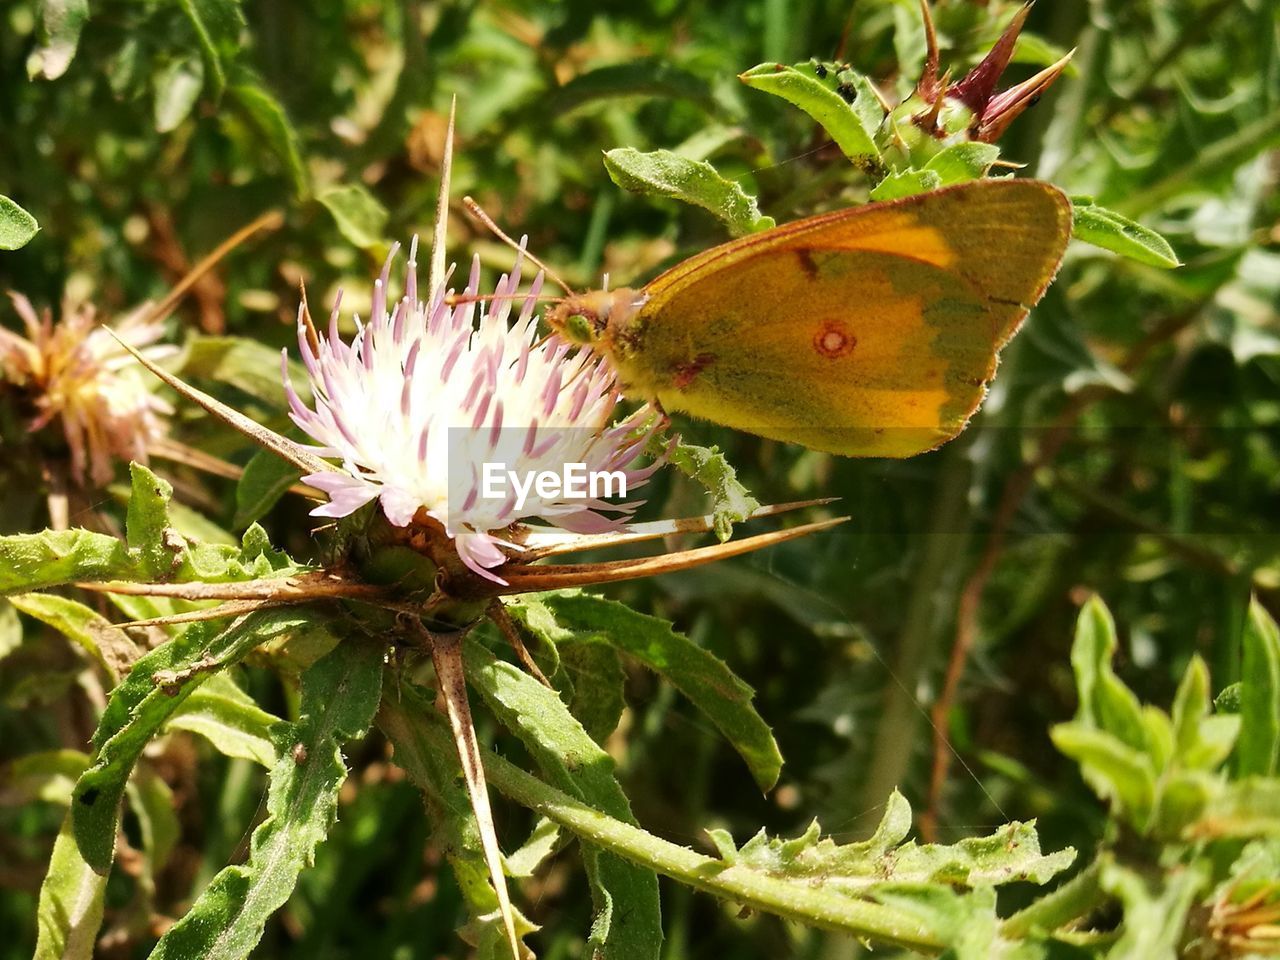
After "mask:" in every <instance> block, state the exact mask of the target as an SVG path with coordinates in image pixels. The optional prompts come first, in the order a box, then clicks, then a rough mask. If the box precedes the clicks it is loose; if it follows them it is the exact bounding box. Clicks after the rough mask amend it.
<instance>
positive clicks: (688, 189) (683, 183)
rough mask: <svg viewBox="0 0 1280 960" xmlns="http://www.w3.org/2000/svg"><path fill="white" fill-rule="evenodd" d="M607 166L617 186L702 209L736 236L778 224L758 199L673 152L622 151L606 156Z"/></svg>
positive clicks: (702, 163)
mask: <svg viewBox="0 0 1280 960" xmlns="http://www.w3.org/2000/svg"><path fill="white" fill-rule="evenodd" d="M604 165H605V169H606V170H608V171H609V176H610V177H611V178H612V179H613V182H614V183H616V184H617V185H618V186H620V187H622V188H623V189H624V190H630V191H631V192H632V193H638V194H640V195H641V196H646V197H666V198H668V199H671V200H680V201H682V202H684V203H691V204H693V205H694V206H697V207H702V208H703V209H704V210H708V211H710V212H711V213H712V214H714V215H715V217H716V218H717V219H718V220H720V221H721V222H722V223H723V224H724V225H725V226H726V227H727V228H728V230H729V233H730V234H731V235H732V236H735V237H741V236H745V235H746V234H748V233H754V232H755V231H757V230H765V229H768V228H769V227H772V226H773V224H774V221H773V218H772V217H766V216H764V215H762V214H761V213H760V210H759V208H758V207H757V206H756V200H755V197H752V196H748V195H747V193H746V192H745V191H744V190H743V189H742V187H741V185H739V184H737V183H734V182H733V181H732V180H726V179H725V178H724V177H722V176H720V174H719V173H717V172H716V170H715V168H714V167H712V166H711V164H709V163H706V162H705V161H702V160H689V159H686V158H685V157H682V156H680V155H679V154H677V153H672V152H671V151H670V150H655V151H653V152H652V153H641V152H640V151H639V150H635V149H633V148H631V147H620V148H618V149H617V150H608V151H606V152H605V155H604Z"/></svg>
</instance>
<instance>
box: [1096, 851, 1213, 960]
mask: <svg viewBox="0 0 1280 960" xmlns="http://www.w3.org/2000/svg"><path fill="white" fill-rule="evenodd" d="M1153 879H1154V881H1155V882H1154V883H1153ZM1207 879H1208V878H1207V876H1206V875H1205V865H1204V864H1203V863H1200V862H1196V863H1193V864H1190V865H1187V866H1184V867H1183V868H1182V869H1180V870H1174V871H1169V872H1167V873H1155V874H1154V877H1149V876H1146V875H1144V874H1143V873H1139V872H1138V871H1137V870H1131V869H1129V868H1128V867H1123V866H1120V865H1119V864H1117V863H1107V864H1105V865H1104V866H1103V870H1102V876H1101V882H1102V888H1103V889H1104V890H1106V891H1107V892H1109V893H1111V894H1112V895H1113V896H1115V897H1116V898H1117V899H1119V900H1120V902H1121V903H1123V904H1124V922H1123V924H1122V925H1121V928H1120V938H1119V940H1117V941H1116V943H1115V944H1114V945H1113V946H1112V947H1111V949H1110V950H1108V951H1107V960H1178V957H1179V956H1180V953H1179V945H1180V944H1181V943H1182V941H1183V937H1184V934H1183V929H1184V927H1185V926H1186V922H1187V914H1188V913H1189V912H1190V910H1191V906H1192V904H1193V903H1194V902H1195V900H1196V895H1197V894H1198V893H1200V891H1201V890H1202V889H1203V888H1204V886H1205V884H1206V882H1207Z"/></svg>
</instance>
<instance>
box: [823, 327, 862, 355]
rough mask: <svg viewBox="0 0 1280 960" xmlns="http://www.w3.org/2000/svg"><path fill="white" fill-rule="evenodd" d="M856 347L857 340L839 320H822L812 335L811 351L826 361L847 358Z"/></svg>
mask: <svg viewBox="0 0 1280 960" xmlns="http://www.w3.org/2000/svg"><path fill="white" fill-rule="evenodd" d="M857 345H858V338H857V337H855V336H854V335H853V334H852V333H851V332H850V330H849V328H848V327H847V326H845V324H844V323H843V322H842V321H840V320H824V321H823V322H822V323H821V324H820V325H819V327H818V332H817V333H815V334H814V335H813V349H814V350H816V351H817V353H818V356H820V357H826V358H827V359H828V360H836V359H838V358H840V357H843V356H847V355H848V354H850V353H852V352H853V348H854V347H856V346H857Z"/></svg>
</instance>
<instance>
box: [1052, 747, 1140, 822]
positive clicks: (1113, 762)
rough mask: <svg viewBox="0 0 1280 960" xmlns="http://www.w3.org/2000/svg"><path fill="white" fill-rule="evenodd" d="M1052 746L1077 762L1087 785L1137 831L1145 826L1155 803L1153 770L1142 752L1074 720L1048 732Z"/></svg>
mask: <svg viewBox="0 0 1280 960" xmlns="http://www.w3.org/2000/svg"><path fill="white" fill-rule="evenodd" d="M1049 735H1050V738H1051V739H1052V740H1053V743H1054V746H1056V747H1057V748H1058V749H1059V750H1061V751H1062V752H1063V753H1065V754H1066V755H1067V756H1069V757H1071V759H1073V760H1075V761H1076V762H1077V763H1079V764H1080V772H1081V774H1082V775H1083V776H1084V779H1085V780H1086V781H1087V782H1088V784H1089V786H1091V787H1093V789H1094V791H1095V792H1096V793H1097V794H1098V795H1099V796H1100V797H1102V798H1103V799H1104V800H1110V801H1112V802H1113V803H1115V805H1116V806H1117V808H1118V809H1117V813H1119V814H1121V815H1123V816H1125V817H1126V818H1127V819H1128V820H1129V821H1130V822H1131V823H1132V824H1133V826H1134V827H1135V828H1136V829H1137V830H1138V831H1139V832H1144V831H1145V830H1146V829H1147V825H1148V822H1149V820H1150V817H1151V808H1152V805H1153V803H1154V802H1155V788H1156V783H1155V780H1156V778H1155V772H1154V771H1153V770H1152V769H1151V761H1150V759H1149V758H1148V757H1147V755H1146V754H1145V753H1143V752H1142V751H1140V750H1136V749H1134V748H1133V747H1130V746H1129V745H1127V744H1125V743H1124V742H1123V741H1121V740H1120V739H1119V738H1118V737H1115V736H1113V735H1112V734H1110V733H1107V732H1106V731H1104V730H1099V729H1097V728H1096V727H1091V726H1089V725H1088V724H1085V723H1082V722H1079V721H1076V722H1073V723H1060V724H1058V725H1057V726H1055V727H1053V729H1051V730H1050V731H1049Z"/></svg>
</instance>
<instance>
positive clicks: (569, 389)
mask: <svg viewBox="0 0 1280 960" xmlns="http://www.w3.org/2000/svg"><path fill="white" fill-rule="evenodd" d="M398 246H399V245H398V244H397V246H396V247H395V248H393V249H392V251H391V255H390V256H388V258H387V263H386V265H385V266H384V267H383V270H382V275H381V277H380V278H379V279H378V280H377V281H376V282H375V284H374V292H373V298H372V299H373V302H372V311H371V313H372V316H371V317H370V319H369V321H368V323H364V324H362V323H361V322H360V320H359V318H358V317H357V318H356V320H355V322H356V333H355V335H354V337H352V339H351V342H350V343H349V344H348V343H344V342H343V340H342V337H341V336H340V335H339V332H338V318H339V315H340V314H339V308H340V306H341V297H340V296H339V302H338V303H335V304H334V307H333V312H332V314H331V315H330V318H329V328H328V332H327V334H316V333H315V331H314V330H313V328H311V326H310V324H309V318H307V317H306V315H305V311H304V310H302V309H300V310H299V313H298V345H299V348H300V350H301V352H302V359H303V363H304V364H305V366H306V369H307V374H308V378H309V379H310V381H311V388H312V392H313V396H314V401H313V407H314V409H313V408H312V407H308V406H307V405H306V404H304V403H303V402H302V400H301V399H300V398H299V396H298V394H297V392H296V391H295V390H294V389H293V386H292V384H291V383H290V382H289V377H288V373H287V370H286V372H285V375H284V380H285V391H286V393H287V395H288V398H289V406H290V410H291V416H292V418H293V421H294V422H295V423H296V424H297V425H298V426H299V427H300V428H301V429H302V430H304V431H305V432H306V433H307V434H308V435H309V436H310V437H312V438H313V439H314V440H315V441H316V442H317V443H318V444H319V446H318V447H316V448H313V449H315V452H317V453H318V454H319V455H320V456H324V457H334V458H339V459H340V460H341V461H342V468H343V469H342V472H325V473H314V474H311V475H309V476H307V477H305V478H304V480H305V481H306V482H307V483H309V484H311V485H312V486H315V487H317V488H319V489H320V490H322V491H324V493H325V494H327V495H328V497H329V502H328V503H325V504H322V505H321V506H319V507H317V508H316V509H315V510H313V511H312V513H313V515H316V516H325V517H344V516H347V515H348V514H350V513H353V512H354V511H355V510H357V509H359V508H360V507H361V506H363V505H364V504H366V503H368V502H369V501H370V500H373V499H374V498H375V497H376V498H378V499H379V501H380V503H381V506H382V511H383V513H384V514H385V515H386V517H387V519H388V520H389V521H390V522H391V523H393V524H395V525H396V526H400V527H403V526H407V525H408V524H409V523H410V522H411V521H412V520H413V518H414V516H415V514H417V513H418V511H419V510H422V511H425V513H426V514H427V515H428V516H430V517H431V518H433V519H435V520H436V521H438V522H439V523H441V524H442V525H443V526H444V527H445V529H446V531H447V532H448V534H449V536H451V537H452V538H453V539H454V542H455V544H456V547H457V551H458V555H459V557H460V558H461V559H462V561H463V562H464V563H465V564H466V565H467V567H468V568H470V569H471V570H472V571H474V572H475V573H477V574H479V575H481V576H484V577H486V578H488V579H490V580H496V581H498V582H502V581H501V579H500V578H499V577H498V576H497V575H496V574H494V573H493V572H492V571H491V568H493V567H496V566H498V565H500V564H502V563H504V562H506V560H507V559H508V558H509V557H508V554H507V553H506V552H505V551H504V549H503V548H504V547H507V548H511V547H513V546H514V545H513V544H511V542H510V540H509V538H508V536H507V535H506V533H505V531H506V528H508V527H510V526H511V525H512V524H514V523H516V522H517V521H520V520H525V519H528V518H533V517H538V518H541V519H543V520H546V521H548V522H549V523H551V524H553V525H555V526H557V527H560V528H563V529H565V530H570V531H574V532H580V533H591V532H604V531H607V530H611V529H614V528H616V527H618V526H619V525H620V524H621V523H622V522H623V521H624V520H625V519H626V518H628V517H629V516H630V515H631V513H632V512H633V511H634V510H635V508H636V507H637V506H639V504H638V503H636V502H634V501H633V502H629V503H609V502H607V501H604V500H600V499H582V498H567V497H564V496H539V495H538V494H537V492H536V491H535V492H533V493H532V494H531V495H530V496H529V497H528V498H527V499H526V501H525V502H524V504H523V506H522V508H521V509H517V506H516V498H515V497H514V496H507V497H505V499H498V498H495V497H493V496H485V495H483V493H484V491H483V488H482V471H483V465H484V464H485V463H490V462H493V461H494V460H501V461H502V462H503V463H504V464H505V466H506V467H508V468H510V469H512V470H514V471H517V472H520V473H522V474H530V475H532V474H534V473H537V472H542V471H559V470H562V469H563V468H564V466H565V465H566V464H570V463H574V464H584V465H585V468H586V470H588V471H591V472H613V471H618V472H621V473H622V474H623V475H624V476H625V477H626V479H627V489H628V491H630V490H633V489H634V488H636V487H638V486H640V485H642V484H643V483H645V482H646V481H647V480H648V478H649V476H650V475H651V474H652V473H653V471H654V470H655V469H656V468H657V466H658V465H659V462H655V463H652V464H650V465H648V466H646V467H643V468H641V467H637V466H636V463H637V461H638V460H639V459H640V458H641V456H642V455H643V453H644V450H645V448H646V446H647V444H648V440H649V437H650V435H651V433H652V430H653V429H654V428H656V421H657V418H656V417H654V415H653V411H652V410H651V409H650V408H649V407H647V406H646V407H641V408H640V409H639V410H637V411H636V412H635V413H633V414H631V415H630V416H628V417H626V418H624V419H622V420H621V421H619V422H616V423H615V422H613V415H614V410H615V407H616V405H617V403H618V400H619V399H620V394H619V393H618V390H617V385H616V383H615V379H614V373H613V370H612V368H610V367H609V366H608V365H607V364H606V363H605V362H604V361H603V360H602V359H601V358H600V357H599V356H597V355H596V354H593V353H591V352H590V351H586V350H576V349H574V347H573V346H572V345H570V344H568V343H566V342H565V341H564V340H561V339H560V338H559V337H557V336H555V335H551V336H547V337H541V338H540V337H539V335H538V329H537V318H536V316H535V313H534V309H535V306H536V304H537V300H538V294H539V291H540V290H541V287H542V275H541V274H539V275H538V276H537V278H536V279H535V280H534V282H533V284H532V286H531V288H530V289H529V290H528V291H527V292H525V293H520V292H519V285H520V268H521V261H522V257H521V256H519V255H518V256H517V259H516V263H515V265H514V266H513V268H512V270H511V273H510V275H505V274H504V275H503V276H502V277H501V279H499V281H498V283H497V286H496V287H495V288H494V291H493V294H492V295H491V296H485V297H482V296H481V295H480V290H479V284H480V262H479V259H478V258H476V259H475V260H474V261H473V263H472V267H471V275H470V278H469V280H468V282H467V286H466V288H465V290H463V291H462V293H461V294H458V295H456V296H455V295H454V294H453V293H452V292H451V291H446V290H445V289H444V286H445V285H444V284H441V286H440V288H439V289H436V290H432V291H429V293H428V296H427V299H426V300H423V299H420V297H419V292H418V280H417V263H416V253H417V240H416V238H415V240H414V242H413V244H412V245H411V247H410V251H409V263H408V271H407V275H406V278H405V283H404V294H403V296H402V297H401V298H400V299H399V300H398V301H396V302H395V303H394V304H392V303H390V302H389V301H388V295H387V289H388V284H389V282H390V273H391V264H392V262H393V260H394V258H395V255H396V252H397V250H398ZM516 305H518V308H519V309H518V314H517V317H516V320H515V322H514V323H512V324H511V325H510V326H508V319H509V317H510V316H511V314H512V312H513V310H514V308H515V307H516ZM477 310H478V311H479V322H478V324H477V323H476V314H477ZM313 337H314V341H313V339H312V338H313ZM285 358H286V359H287V352H286V354H285ZM651 420H652V421H654V424H653V425H652V426H650V427H649V428H648V429H646V425H647V424H649V421H651ZM610 515H611V516H610Z"/></svg>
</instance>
